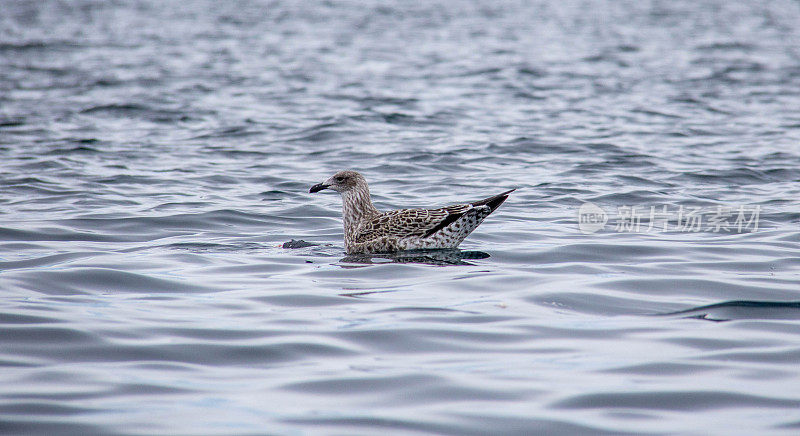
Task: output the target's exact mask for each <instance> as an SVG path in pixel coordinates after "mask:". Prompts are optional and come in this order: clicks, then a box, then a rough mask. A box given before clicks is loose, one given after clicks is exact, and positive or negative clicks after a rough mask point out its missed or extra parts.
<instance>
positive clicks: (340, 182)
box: [308, 170, 367, 194]
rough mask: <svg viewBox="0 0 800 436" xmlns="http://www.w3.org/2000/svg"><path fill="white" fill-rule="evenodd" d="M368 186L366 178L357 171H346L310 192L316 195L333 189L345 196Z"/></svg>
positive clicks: (312, 188)
mask: <svg viewBox="0 0 800 436" xmlns="http://www.w3.org/2000/svg"><path fill="white" fill-rule="evenodd" d="M366 184H367V181H366V179H364V176H362V175H361V174H359V173H357V172H355V171H350V170H346V171H339V172H338V173H336V174H334V175H332V176H331V177H330V178H329V179H328V180H326V181H324V182H322V183H317V184H316V185H314V186H312V187H311V189H309V190H308V192H311V193H314V192H319V191H322V190H323V189H333V190H334V191H336V192H338V193H340V194H344V193H346V192H349V191H352V190H354V189H356V188H358V187H360V186H362V185H363V186H365V185H366Z"/></svg>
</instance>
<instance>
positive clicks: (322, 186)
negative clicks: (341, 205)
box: [308, 183, 331, 194]
mask: <svg viewBox="0 0 800 436" xmlns="http://www.w3.org/2000/svg"><path fill="white" fill-rule="evenodd" d="M329 186H331V185H326V184H324V183H317V184H316V185H314V186H312V187H311V189H309V190H308V192H310V193H312V194H313V193H315V192H319V191H322V190H323V189H327V188H328V187H329Z"/></svg>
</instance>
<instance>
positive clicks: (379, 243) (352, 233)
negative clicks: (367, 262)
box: [309, 171, 514, 254]
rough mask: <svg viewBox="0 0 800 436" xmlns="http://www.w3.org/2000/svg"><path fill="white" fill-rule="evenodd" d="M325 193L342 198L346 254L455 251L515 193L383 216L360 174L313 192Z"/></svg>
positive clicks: (339, 176) (340, 176) (334, 179)
mask: <svg viewBox="0 0 800 436" xmlns="http://www.w3.org/2000/svg"><path fill="white" fill-rule="evenodd" d="M323 189H332V190H334V191H336V192H338V193H340V194H342V219H343V221H344V247H345V250H347V254H356V253H365V254H369V253H385V252H391V251H399V250H413V249H434V248H455V247H457V246H458V244H460V243H461V241H463V240H464V238H466V237H467V235H469V234H470V233H472V231H473V230H475V228H476V227H478V225H479V224H480V223H481V222H483V220H484V219H485V218H486V217H487V216H489V214H491V213H492V212H494V211H495V210H496V209H497V208H498V207H499V206H500V205H501V204H503V202H504V201H505V200H506V199H507V198H508V194H510V193H511V192H513V191H514V189H511V190H508V191H506V192H503V193H501V194H497V195H495V196H493V197H489V198H486V199H483V200H479V201H475V202H472V203H462V204H454V205H452V206H446V207H442V208H439V209H400V210H393V211H390V212H380V211H378V210H377V209H375V206H373V205H372V199H371V198H370V196H369V185H367V180H366V179H364V176H362V175H361V174H359V173H358V172H356V171H340V172H338V173H336V174H334V175H333V176H331V178H329V179H328V180H326V181H324V182H322V183H318V184H316V185H314V186H312V187H311V189H309V192H311V193H314V192H319V191H322V190H323Z"/></svg>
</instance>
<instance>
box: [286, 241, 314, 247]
mask: <svg viewBox="0 0 800 436" xmlns="http://www.w3.org/2000/svg"><path fill="white" fill-rule="evenodd" d="M317 245H319V244H315V243H313V242H306V241H304V240H302V239H300V240H299V241H295V240H294V239H292V240H291V241H289V242H284V243H283V248H306V247H314V246H317Z"/></svg>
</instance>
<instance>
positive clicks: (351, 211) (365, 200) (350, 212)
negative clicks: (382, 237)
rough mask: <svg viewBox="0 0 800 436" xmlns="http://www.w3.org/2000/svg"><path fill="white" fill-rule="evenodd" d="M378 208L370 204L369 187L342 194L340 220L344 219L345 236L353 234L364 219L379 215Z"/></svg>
mask: <svg viewBox="0 0 800 436" xmlns="http://www.w3.org/2000/svg"><path fill="white" fill-rule="evenodd" d="M379 214H380V212H378V209H375V206H373V205H372V199H370V196H369V188H361V189H354V190H351V191H347V192H344V193H343V194H342V220H343V221H344V234H345V238H348V237H351V236H353V235H354V234H355V232H356V230H357V229H358V226H359V225H360V224H361V222H362V221H363V220H364V219H370V218H373V217H375V216H376V215H379Z"/></svg>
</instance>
